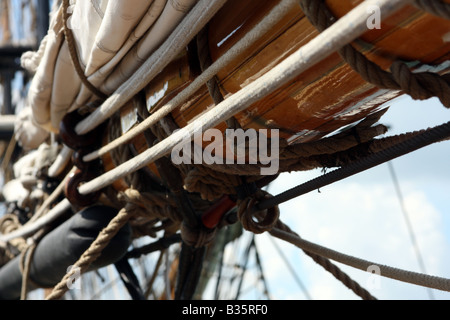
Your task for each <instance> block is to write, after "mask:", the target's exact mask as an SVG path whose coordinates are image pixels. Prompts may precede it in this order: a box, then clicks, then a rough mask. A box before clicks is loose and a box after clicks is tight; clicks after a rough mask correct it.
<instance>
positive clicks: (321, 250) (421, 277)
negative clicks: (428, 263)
mask: <svg viewBox="0 0 450 320" xmlns="http://www.w3.org/2000/svg"><path fill="white" fill-rule="evenodd" d="M269 232H270V234H271V235H273V236H274V237H277V238H279V239H282V240H284V241H287V242H290V243H292V244H293V245H295V246H297V247H299V248H300V249H302V250H304V251H308V252H312V253H315V254H317V255H319V256H322V257H326V258H328V259H331V260H334V261H337V262H340V263H343V264H345V265H348V266H351V267H353V268H356V269H360V270H362V271H365V272H367V270H368V268H369V267H371V266H374V265H376V266H378V267H379V268H380V271H381V273H380V275H382V276H383V277H387V278H391V279H395V280H398V281H402V282H407V283H411V284H415V285H418V286H422V287H429V288H434V289H438V290H442V291H449V292H450V279H446V278H442V277H436V276H431V275H427V274H422V273H417V272H413V271H408V270H403V269H398V268H394V267H390V266H386V265H382V264H378V263H375V262H372V261H368V260H364V259H361V258H357V257H354V256H350V255H347V254H344V253H341V252H338V251H335V250H332V249H329V248H327V247H323V246H321V245H318V244H316V243H313V242H310V241H307V240H304V239H302V238H301V237H299V236H298V235H297V234H294V233H292V232H289V231H286V230H283V229H280V228H278V227H275V228H273V229H272V230H270V231H269Z"/></svg>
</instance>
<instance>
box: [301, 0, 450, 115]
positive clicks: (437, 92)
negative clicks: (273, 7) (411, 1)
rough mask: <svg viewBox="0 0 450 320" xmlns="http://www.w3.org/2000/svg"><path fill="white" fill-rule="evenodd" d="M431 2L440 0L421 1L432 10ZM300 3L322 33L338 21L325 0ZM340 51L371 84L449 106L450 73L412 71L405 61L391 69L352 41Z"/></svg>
mask: <svg viewBox="0 0 450 320" xmlns="http://www.w3.org/2000/svg"><path fill="white" fill-rule="evenodd" d="M432 2H433V3H434V2H436V3H438V1H428V2H423V1H420V3H421V4H423V5H424V4H425V3H427V4H428V5H429V7H428V6H427V8H430V9H431V7H433V5H431V3H432ZM300 6H301V7H302V10H303V12H304V13H305V15H306V17H307V18H308V19H309V20H310V22H311V23H312V25H313V26H315V27H316V28H317V30H318V31H319V32H323V31H324V30H326V29H327V28H329V27H330V26H331V25H333V24H334V23H335V22H336V21H337V19H336V18H335V17H334V16H333V14H332V13H331V11H330V9H329V8H328V6H327V5H326V3H325V1H324V0H300ZM442 6H443V7H445V8H447V9H448V7H449V5H448V4H446V5H444V4H443V3H442ZM439 8H442V7H439ZM439 10H440V9H439ZM439 12H441V11H439ZM338 52H339V54H340V55H341V57H342V58H343V59H344V61H345V62H347V63H348V64H349V65H350V67H352V69H353V70H355V71H356V72H357V73H358V74H359V75H360V76H361V77H362V78H363V79H364V80H366V81H367V82H368V83H371V84H373V85H375V86H377V87H379V88H382V89H390V90H403V92H405V93H407V94H408V95H410V96H411V97H412V98H413V99H415V100H425V99H428V98H432V97H438V98H439V100H440V101H441V102H442V104H443V105H444V106H445V107H447V108H450V74H445V75H439V74H436V73H433V72H420V73H413V72H412V71H411V70H410V69H409V68H408V66H407V65H406V64H405V63H403V62H401V61H399V60H397V61H395V62H394V63H392V65H391V68H390V72H388V71H385V70H383V69H382V68H381V67H379V66H378V65H377V64H375V63H374V62H372V61H370V60H369V59H368V58H367V57H366V56H365V55H364V54H362V53H361V52H359V51H358V50H357V49H355V48H354V47H353V46H352V45H351V44H348V45H346V46H344V47H342V48H341V49H340V50H339V51H338Z"/></svg>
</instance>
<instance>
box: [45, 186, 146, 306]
mask: <svg viewBox="0 0 450 320" xmlns="http://www.w3.org/2000/svg"><path fill="white" fill-rule="evenodd" d="M127 191H128V190H127ZM126 194H127V196H128V197H129V199H130V200H131V199H133V200H135V198H136V197H139V195H138V194H136V193H134V192H133V191H131V192H126ZM135 213H136V205H135V204H134V203H133V202H131V201H130V204H127V205H126V206H125V207H124V208H123V209H122V210H120V211H119V213H118V214H117V215H116V216H115V217H114V218H113V219H112V220H111V221H110V222H109V224H108V225H107V226H106V228H104V229H103V230H102V231H101V232H100V233H99V235H98V236H97V238H96V239H95V240H94V242H92V244H91V245H90V246H89V248H88V249H87V250H86V251H85V252H84V253H83V254H82V255H81V257H80V258H79V259H78V261H77V262H75V263H74V265H73V267H72V269H71V271H70V272H68V273H66V275H65V276H64V277H63V279H62V280H61V281H60V282H59V283H58V284H57V285H56V286H55V287H54V288H53V291H52V292H51V293H50V295H49V296H47V298H46V299H47V300H56V299H59V298H61V297H62V296H63V295H64V294H65V293H66V292H67V290H68V289H69V287H68V285H67V284H68V281H70V279H71V278H72V277H73V276H74V274H75V273H76V272H77V270H79V272H80V273H83V272H85V271H86V270H87V269H88V268H89V266H90V265H91V264H92V263H93V262H94V261H95V260H96V259H97V258H98V257H100V255H101V253H102V251H103V249H104V248H106V246H107V245H108V244H109V242H110V241H111V239H112V238H113V237H114V236H115V235H116V234H117V233H118V232H119V230H120V229H121V228H122V227H123V226H124V225H125V224H126V223H127V222H128V221H129V220H130V218H132V217H133V216H134V215H135Z"/></svg>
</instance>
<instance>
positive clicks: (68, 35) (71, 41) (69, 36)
mask: <svg viewBox="0 0 450 320" xmlns="http://www.w3.org/2000/svg"><path fill="white" fill-rule="evenodd" d="M62 5H63V22H64V36H65V39H66V42H67V46H68V47H69V53H70V57H71V59H72V63H73V66H74V68H75V71H76V72H77V74H78V76H79V78H80V80H81V82H83V84H84V85H85V86H86V87H87V88H88V89H89V90H90V91H91V92H92V93H93V94H95V95H96V96H97V97H99V98H100V99H102V100H106V98H107V95H105V94H104V93H103V92H101V91H100V90H99V89H97V88H96V87H95V86H94V85H93V84H92V83H90V82H89V80H88V78H87V77H86V75H85V74H84V70H83V68H82V66H81V63H80V60H79V58H78V54H77V48H76V41H75V38H74V36H73V33H72V30H70V29H69V26H68V25H67V22H68V20H69V6H70V0H63V2H62Z"/></svg>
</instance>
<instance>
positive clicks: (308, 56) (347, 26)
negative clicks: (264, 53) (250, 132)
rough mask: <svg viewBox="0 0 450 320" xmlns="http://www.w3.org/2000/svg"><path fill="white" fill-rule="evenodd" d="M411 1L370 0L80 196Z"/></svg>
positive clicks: (220, 118) (169, 146) (252, 98)
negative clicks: (376, 14)
mask: <svg viewBox="0 0 450 320" xmlns="http://www.w3.org/2000/svg"><path fill="white" fill-rule="evenodd" d="M410 2H411V0H367V1H364V2H363V3H361V4H360V5H359V6H358V7H356V8H354V9H353V10H352V11H350V12H349V13H347V14H346V15H345V16H343V17H342V18H341V19H339V20H338V21H337V22H336V23H335V24H333V25H332V26H331V27H330V28H328V29H327V30H325V31H324V32H322V33H321V34H319V35H318V36H317V37H316V38H314V39H313V40H311V41H310V42H309V43H308V44H306V45H305V46H303V47H302V48H300V49H299V50H298V51H296V52H295V53H293V54H292V55H291V56H289V57H288V58H287V59H285V60H284V61H283V62H281V63H280V64H279V65H277V66H276V67H275V68H273V69H272V70H270V71H268V72H267V73H266V74H264V75H263V76H261V77H260V78H258V79H257V80H255V81H254V82H252V83H250V84H249V85H247V86H246V87H245V88H243V89H241V90H240V91H238V92H237V93H235V94H234V95H232V96H230V97H229V98H228V99H226V100H224V101H223V102H221V103H220V104H218V105H217V106H216V107H214V108H212V109H210V110H209V111H207V112H206V113H205V114H203V115H202V116H200V117H199V118H198V119H196V120H194V121H193V122H191V123H190V124H188V125H187V126H186V127H184V128H182V129H180V130H178V131H176V132H175V133H173V134H172V135H170V136H169V137H168V138H166V139H165V140H163V141H161V142H160V143H158V144H156V145H155V146H153V147H151V148H149V149H147V150H146V151H144V152H143V153H141V154H139V155H138V156H136V157H134V158H133V159H131V160H129V161H127V162H125V163H123V164H121V165H119V166H118V167H116V168H114V169H112V170H110V171H108V172H106V173H104V174H103V175H101V176H99V177H97V178H95V179H93V180H91V181H89V182H87V183H85V184H83V185H82V186H80V188H79V192H80V193H81V194H89V193H91V192H94V191H97V190H100V189H102V188H104V187H106V186H108V185H109V184H111V183H112V182H114V181H116V180H118V179H120V178H123V177H124V176H126V175H128V174H129V173H131V172H134V171H136V170H139V169H140V168H142V167H144V166H146V165H147V164H148V163H151V162H154V161H155V160H157V159H159V158H161V157H163V156H165V155H167V154H169V153H170V152H171V150H172V148H174V147H175V146H176V145H177V144H179V143H180V142H182V141H185V139H187V138H188V139H189V138H192V137H193V136H194V134H195V133H196V132H200V131H201V130H203V129H207V128H210V127H214V126H216V125H217V124H219V123H221V122H223V121H225V120H227V119H229V118H230V117H232V116H233V115H235V114H236V113H238V112H240V111H242V110H244V109H246V108H247V107H248V106H250V105H251V104H252V103H254V102H256V101H258V100H260V99H262V98H263V97H265V96H266V95H267V94H269V93H270V92H272V91H274V90H276V89H277V88H279V87H280V86H282V85H283V84H285V83H286V82H288V81H289V80H291V79H292V78H294V77H295V76H297V75H299V74H300V73H301V72H303V71H305V70H306V69H308V68H309V67H311V66H312V65H313V64H315V63H317V62H320V61H321V60H323V59H324V58H326V57H327V56H329V55H330V54H332V53H333V52H335V51H337V50H338V49H340V48H341V47H343V46H344V45H346V44H348V43H350V42H352V41H353V40H354V39H355V38H357V37H358V36H360V35H361V34H363V33H364V32H366V31H367V25H366V24H367V19H368V18H369V17H370V15H371V12H372V11H371V10H370V9H371V8H373V6H378V7H379V8H380V11H381V14H382V16H383V17H385V16H388V15H390V14H392V13H393V12H395V11H396V10H398V9H399V8H401V7H403V6H404V5H406V4H407V3H410Z"/></svg>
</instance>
